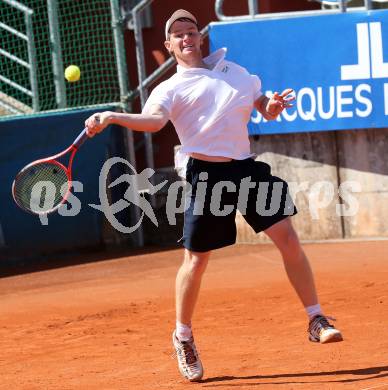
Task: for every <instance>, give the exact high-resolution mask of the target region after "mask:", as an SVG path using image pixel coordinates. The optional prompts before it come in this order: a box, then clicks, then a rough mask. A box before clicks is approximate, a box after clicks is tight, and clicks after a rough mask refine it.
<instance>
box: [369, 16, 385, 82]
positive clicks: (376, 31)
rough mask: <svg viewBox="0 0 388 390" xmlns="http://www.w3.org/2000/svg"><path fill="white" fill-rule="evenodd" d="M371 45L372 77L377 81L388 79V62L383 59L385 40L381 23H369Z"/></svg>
mask: <svg viewBox="0 0 388 390" xmlns="http://www.w3.org/2000/svg"><path fill="white" fill-rule="evenodd" d="M369 28H370V45H371V53H372V77H373V78H375V79H379V78H386V77H388V62H384V59H383V39H382V36H381V23H380V22H373V23H369Z"/></svg>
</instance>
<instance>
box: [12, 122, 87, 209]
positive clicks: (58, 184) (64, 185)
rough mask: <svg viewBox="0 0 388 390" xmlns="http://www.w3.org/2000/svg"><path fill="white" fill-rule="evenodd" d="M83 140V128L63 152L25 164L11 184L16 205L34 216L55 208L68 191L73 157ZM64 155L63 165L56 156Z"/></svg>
mask: <svg viewBox="0 0 388 390" xmlns="http://www.w3.org/2000/svg"><path fill="white" fill-rule="evenodd" d="M87 139H88V135H87V132H86V128H85V129H84V130H83V131H82V132H81V133H80V134H79V136H78V137H77V138H76V139H75V140H74V142H73V143H72V144H71V145H70V146H69V147H68V148H67V149H65V150H64V151H63V152H61V153H58V154H56V155H54V156H51V157H46V158H43V159H40V160H36V161H33V162H32V163H30V164H28V165H26V166H25V167H24V168H23V169H22V170H21V171H20V172H19V173H18V174H17V175H16V177H15V180H14V182H13V184H12V196H13V199H14V200H15V202H16V204H17V205H18V206H19V207H20V208H21V209H23V210H24V211H28V212H30V213H33V214H37V215H42V214H49V213H52V212H54V211H56V210H58V208H59V207H60V206H61V205H62V204H63V203H65V201H66V199H67V198H68V196H69V194H70V190H71V187H72V165H73V160H74V156H75V154H76V153H77V151H78V149H79V148H80V147H81V146H82V144H83V143H84V142H85V141H86V140H87ZM67 154H69V155H70V157H69V162H68V164H67V166H65V165H64V164H62V163H61V162H59V161H58V159H59V158H61V157H64V156H65V155H67Z"/></svg>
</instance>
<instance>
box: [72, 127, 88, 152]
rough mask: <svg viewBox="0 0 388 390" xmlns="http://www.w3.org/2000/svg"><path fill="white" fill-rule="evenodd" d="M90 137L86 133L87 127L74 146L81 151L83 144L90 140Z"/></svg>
mask: <svg viewBox="0 0 388 390" xmlns="http://www.w3.org/2000/svg"><path fill="white" fill-rule="evenodd" d="M88 138H89V137H88V135H87V133H86V127H85V128H84V129H83V130H82V132H81V133H80V135H79V136H78V137H77V138H76V139H75V140H74V142H73V145H74V146H75V147H76V148H77V149H79V148H80V147H81V146H82V144H83V143H84V142H85V141H86V140H87V139H88Z"/></svg>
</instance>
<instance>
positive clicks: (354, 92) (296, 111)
mask: <svg viewBox="0 0 388 390" xmlns="http://www.w3.org/2000/svg"><path fill="white" fill-rule="evenodd" d="M295 92H296V105H295V106H294V107H293V108H290V109H288V110H284V111H283V112H282V114H281V115H279V116H278V118H277V121H281V120H282V119H284V120H286V121H287V122H293V121H295V120H297V119H298V118H301V119H303V120H307V121H316V120H317V119H324V120H329V119H332V118H333V117H337V118H352V117H354V116H357V117H359V118H365V117H368V116H369V115H370V114H371V113H372V110H373V105H372V101H371V94H372V87H371V86H370V85H369V84H359V85H357V86H353V85H339V86H336V87H333V86H330V87H328V88H323V87H317V89H316V90H314V89H312V88H307V87H304V88H301V89H300V90H299V91H295ZM325 93H326V95H327V94H328V97H327V96H325ZM266 95H269V94H268V92H266ZM385 100H386V101H387V100H388V84H386V87H385ZM385 107H386V115H388V102H386V106H385ZM251 121H252V123H255V124H258V123H261V122H263V123H265V122H266V121H265V120H264V119H263V117H262V116H261V114H260V113H259V112H258V111H257V110H254V112H253V113H252V117H251Z"/></svg>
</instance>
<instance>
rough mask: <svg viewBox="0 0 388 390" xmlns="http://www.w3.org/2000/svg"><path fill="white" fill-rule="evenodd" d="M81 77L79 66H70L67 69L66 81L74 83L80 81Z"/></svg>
mask: <svg viewBox="0 0 388 390" xmlns="http://www.w3.org/2000/svg"><path fill="white" fill-rule="evenodd" d="M80 77H81V71H80V69H79V68H78V66H77V65H69V66H68V67H67V68H66V69H65V79H66V80H67V81H68V82H69V83H74V82H75V81H78V80H79V79H80Z"/></svg>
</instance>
